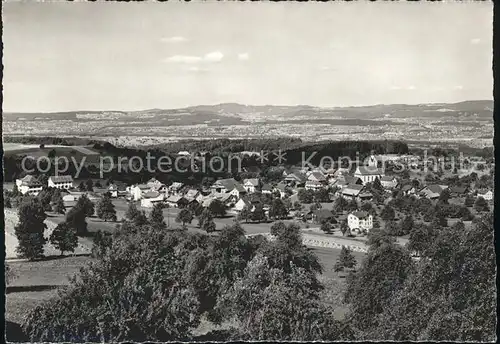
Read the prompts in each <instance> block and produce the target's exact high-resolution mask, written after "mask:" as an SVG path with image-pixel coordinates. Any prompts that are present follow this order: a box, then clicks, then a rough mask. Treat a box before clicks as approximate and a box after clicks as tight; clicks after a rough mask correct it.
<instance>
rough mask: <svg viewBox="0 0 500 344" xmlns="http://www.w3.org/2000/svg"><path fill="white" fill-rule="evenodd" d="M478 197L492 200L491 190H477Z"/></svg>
mask: <svg viewBox="0 0 500 344" xmlns="http://www.w3.org/2000/svg"><path fill="white" fill-rule="evenodd" d="M477 196H478V197H482V198H484V199H485V200H487V201H492V200H493V191H491V190H479V191H478V192H477Z"/></svg>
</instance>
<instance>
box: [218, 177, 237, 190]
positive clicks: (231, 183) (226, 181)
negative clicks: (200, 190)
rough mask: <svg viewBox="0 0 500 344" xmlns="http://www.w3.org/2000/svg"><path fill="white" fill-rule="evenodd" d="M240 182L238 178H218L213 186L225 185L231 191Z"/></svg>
mask: <svg viewBox="0 0 500 344" xmlns="http://www.w3.org/2000/svg"><path fill="white" fill-rule="evenodd" d="M236 184H239V183H238V182H237V181H236V179H234V178H226V179H219V180H216V181H215V183H214V184H213V185H212V187H213V188H217V187H223V188H225V189H226V190H228V191H231V190H233V189H234V188H235V185H236Z"/></svg>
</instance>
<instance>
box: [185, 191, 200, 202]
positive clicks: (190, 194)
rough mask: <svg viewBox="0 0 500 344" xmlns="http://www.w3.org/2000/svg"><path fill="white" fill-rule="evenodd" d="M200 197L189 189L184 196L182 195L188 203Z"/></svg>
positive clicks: (197, 192) (198, 193) (196, 192)
mask: <svg viewBox="0 0 500 344" xmlns="http://www.w3.org/2000/svg"><path fill="white" fill-rule="evenodd" d="M199 195H200V192H199V191H198V190H196V189H189V190H188V191H187V192H186V193H185V194H184V197H185V198H186V199H187V200H188V201H193V200H196V199H197V197H198V196H199Z"/></svg>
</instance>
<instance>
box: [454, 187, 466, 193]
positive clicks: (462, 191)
mask: <svg viewBox="0 0 500 344" xmlns="http://www.w3.org/2000/svg"><path fill="white" fill-rule="evenodd" d="M466 191H467V187H465V186H452V187H451V188H450V192H453V193H458V194H462V193H465V192H466Z"/></svg>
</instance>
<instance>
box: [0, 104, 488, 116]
mask: <svg viewBox="0 0 500 344" xmlns="http://www.w3.org/2000/svg"><path fill="white" fill-rule="evenodd" d="M492 111H493V101H492V100H470V101H464V102H459V103H432V104H417V105H407V104H388V105H386V104H378V105H369V106H349V107H328V108H325V107H315V106H309V105H290V106H276V105H243V104H238V103H222V104H216V105H196V106H190V107H186V108H179V109H148V110H140V111H95V110H92V111H86V110H81V111H67V112H39V113H36V112H29V113H26V112H5V113H4V114H3V115H4V120H7V121H13V120H18V119H26V120H33V119H37V117H38V118H40V119H41V118H43V119H47V118H48V116H50V117H53V118H54V117H57V118H58V119H67V120H72V119H77V118H78V117H77V116H78V115H99V114H114V115H120V114H121V115H124V116H134V115H136V116H137V115H139V116H141V117H142V116H143V115H150V116H151V115H152V116H169V115H170V116H175V115H179V114H184V115H188V114H189V115H199V116H201V118H200V119H201V120H204V119H205V118H203V117H204V116H206V117H213V116H215V117H217V116H222V117H227V116H231V115H233V116H239V117H241V118H242V119H243V120H244V119H249V120H251V118H248V115H252V114H259V117H261V116H262V117H265V116H266V115H268V116H270V117H274V116H280V117H281V116H282V117H288V118H292V117H297V116H307V115H312V116H317V115H321V116H322V117H323V116H328V115H331V116H333V117H336V118H338V117H344V118H359V119H370V118H377V117H380V116H386V115H389V116H391V117H411V116H418V117H429V116H434V115H437V114H439V116H450V117H458V116H460V115H461V114H459V113H460V112H462V113H463V112H466V113H467V115H471V116H473V115H474V114H477V116H479V117H491V113H492ZM191 119H192V118H191Z"/></svg>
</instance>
